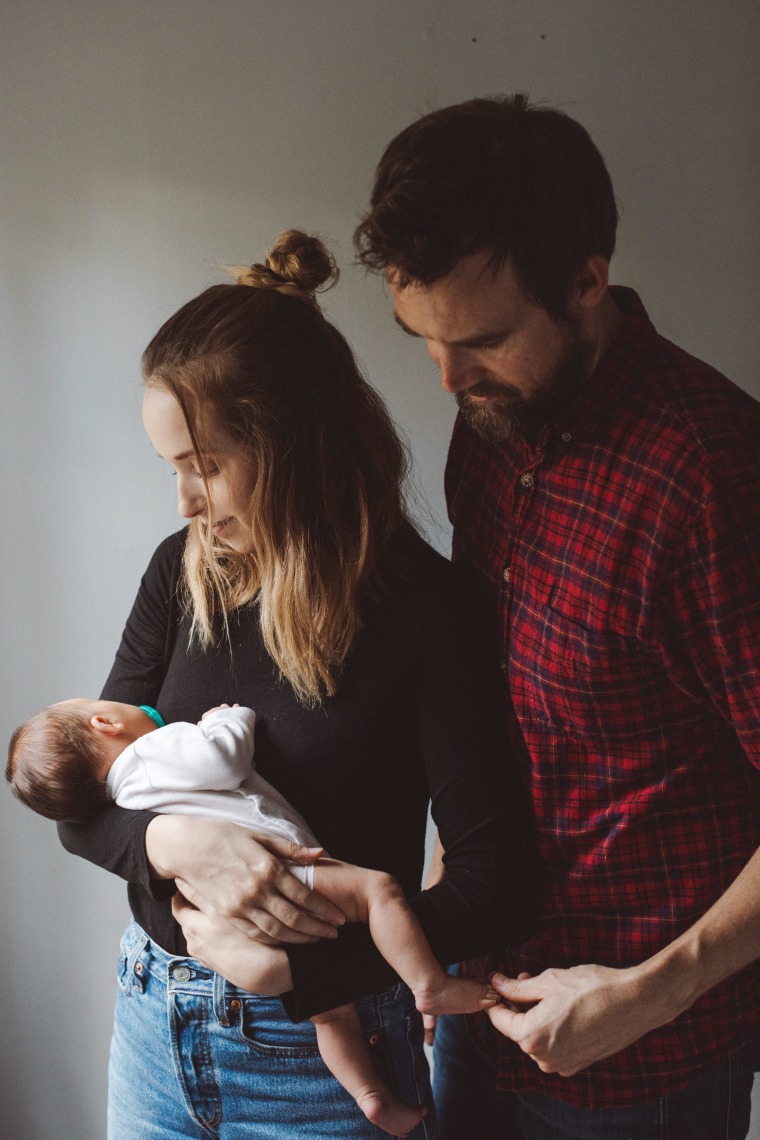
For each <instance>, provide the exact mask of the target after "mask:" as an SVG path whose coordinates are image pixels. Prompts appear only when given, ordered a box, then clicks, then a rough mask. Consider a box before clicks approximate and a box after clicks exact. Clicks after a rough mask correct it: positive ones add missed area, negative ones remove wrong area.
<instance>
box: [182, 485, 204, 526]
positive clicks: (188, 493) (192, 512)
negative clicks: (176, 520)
mask: <svg viewBox="0 0 760 1140" xmlns="http://www.w3.org/2000/svg"><path fill="white" fill-rule="evenodd" d="M177 509H178V511H179V513H180V514H181V515H182V518H183V519H193V518H195V516H196V515H202V514H203V513H204V511H205V510H206V493H205V490H204V488H203V484H202V483H201V482H199V481H198V480H193V483H189V482H188V481H187V480H185V479H182V478H180V477H179V476H178V478H177Z"/></svg>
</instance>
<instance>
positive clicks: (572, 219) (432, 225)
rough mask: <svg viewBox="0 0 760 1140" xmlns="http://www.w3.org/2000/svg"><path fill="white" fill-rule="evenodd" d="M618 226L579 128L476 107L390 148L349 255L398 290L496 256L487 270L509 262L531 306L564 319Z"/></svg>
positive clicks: (532, 113)
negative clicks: (574, 289)
mask: <svg viewBox="0 0 760 1140" xmlns="http://www.w3.org/2000/svg"><path fill="white" fill-rule="evenodd" d="M617 216H618V215H617V207H616V205H615V196H614V192H613V189H612V183H611V181H610V176H609V174H608V173H607V168H606V166H605V165H604V160H603V158H602V156H601V154H600V153H599V151H598V150H597V148H596V146H595V145H594V143H593V142H592V141H591V138H590V136H589V135H588V133H587V131H586V130H585V129H584V128H583V127H582V126H581V125H580V123H577V122H576V121H575V120H574V119H571V118H570V117H569V116H568V115H565V114H564V113H563V112H562V111H557V110H554V109H552V108H549V107H541V106H530V105H529V104H528V100H527V97H526V96H524V95H514V96H508V97H507V96H500V97H495V98H489V99H471V100H469V101H468V102H466V103H459V104H457V105H456V106H453V107H444V108H443V109H442V110H440V111H433V112H432V113H431V114H429V115H425V116H424V117H423V118H421V119H418V120H417V122H415V123H412V124H411V126H409V127H407V128H406V130H404V131H402V132H401V134H399V135H397V136H396V138H395V139H393V140H392V142H391V143H390V144H389V145H388V147H387V148H386V151H385V153H384V154H383V157H382V158H381V160H380V164H379V166H378V168H377V172H376V175H375V184H374V188H373V192H372V198H371V208H370V209H369V211H368V212H367V213H366V214H365V216H364V218H363V219H362V222H361V224H360V225H359V227H358V228H357V230H356V234H355V244H356V250H357V254H358V257H359V261H360V262H361V263H362V264H363V265H365V266H366V267H368V268H370V269H374V270H387V269H389V270H391V271H392V273H393V275H394V280H395V281H396V282H397V283H398V284H399V285H400V286H402V287H403V286H405V285H408V284H409V283H410V282H415V283H419V284H423V285H430V284H432V282H434V281H438V280H440V279H441V278H442V277H446V276H447V275H448V274H449V273H450V272H451V270H452V269H453V268H454V266H455V265H456V264H457V262H458V261H459V260H460V259H461V258H463V257H466V256H468V255H470V254H473V253H478V252H480V251H481V250H492V251H493V264H494V267H496V266H499V265H501V264H503V263H504V261H506V259H507V258H508V257H511V258H512V260H513V263H514V266H515V270H516V272H517V275H518V279H519V281H520V284H521V286H522V288H523V290H524V292H525V294H526V296H528V297H529V298H530V299H531V300H532V301H534V302H536V303H538V304H540V305H542V306H543V307H544V308H545V309H547V310H548V312H549V313H550V315H552V316H554V317H555V318H560V317H562V316H564V315H565V313H566V305H567V300H568V296H569V291H570V288H571V285H572V283H573V281H574V279H575V277H576V276H577V274H578V272H579V271H580V270H581V269H582V267H583V265H584V264H585V262H586V261H587V260H588V258H589V257H590V256H591V255H592V254H601V255H602V256H603V257H605V258H607V260H609V259H610V258H611V257H612V253H613V250H614V248H615V230H616V228H617Z"/></svg>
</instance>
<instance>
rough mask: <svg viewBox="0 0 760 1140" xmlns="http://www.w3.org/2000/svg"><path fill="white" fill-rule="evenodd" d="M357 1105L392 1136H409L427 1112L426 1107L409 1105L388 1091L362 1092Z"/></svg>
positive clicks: (357, 1099) (372, 1090)
mask: <svg viewBox="0 0 760 1140" xmlns="http://www.w3.org/2000/svg"><path fill="white" fill-rule="evenodd" d="M356 1103H357V1104H358V1105H359V1108H360V1109H361V1110H362V1112H363V1113H364V1115H365V1116H366V1117H367V1120H369V1121H371V1122H372V1124H376V1125H377V1127H378V1128H382V1129H383V1130H384V1131H385V1132H389V1133H390V1135H391V1136H407V1135H408V1134H409V1133H410V1132H411V1131H412V1129H413V1128H416V1127H417V1125H418V1124H419V1122H420V1121H421V1120H422V1118H423V1116H424V1115H425V1113H426V1112H427V1109H426V1108H425V1106H424V1105H421V1104H407V1103H406V1102H405V1101H403V1100H399V1098H398V1097H397V1096H394V1095H393V1093H392V1092H390V1091H389V1090H388V1089H368V1090H367V1091H366V1092H361V1093H359V1095H358V1096H357V1098H356Z"/></svg>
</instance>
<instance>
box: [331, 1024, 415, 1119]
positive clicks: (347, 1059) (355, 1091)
mask: <svg viewBox="0 0 760 1140" xmlns="http://www.w3.org/2000/svg"><path fill="white" fill-rule="evenodd" d="M311 1020H312V1021H313V1022H314V1025H315V1027H316V1030H317V1044H318V1045H319V1052H320V1053H321V1055H322V1060H323V1061H324V1063H325V1064H326V1065H327V1067H328V1069H329V1070H330V1072H331V1073H332V1075H333V1076H334V1077H335V1078H336V1080H338V1081H340V1083H341V1084H342V1085H343V1088H344V1089H345V1090H346V1091H347V1092H349V1093H350V1094H351V1096H352V1097H353V1098H354V1100H355V1101H356V1103H357V1104H358V1105H359V1108H360V1109H361V1110H362V1112H363V1113H364V1115H365V1116H366V1117H367V1119H368V1120H370V1121H371V1122H372V1123H373V1124H376V1125H377V1126H378V1128H383V1129H384V1130H385V1131H386V1132H389V1133H390V1134H391V1136H406V1134H407V1133H408V1132H411V1131H412V1129H413V1128H415V1127H416V1125H418V1124H419V1122H420V1120H422V1117H423V1116H424V1115H425V1113H426V1112H427V1109H426V1108H424V1107H423V1106H422V1105H413V1104H405V1103H404V1101H403V1100H399V1098H398V1097H397V1096H395V1095H394V1094H393V1093H392V1092H391V1090H390V1089H389V1088H388V1087H387V1086H386V1085H384V1084H383V1082H382V1081H381V1080H380V1078H379V1077H378V1075H377V1073H376V1072H375V1069H374V1066H373V1064H372V1060H371V1058H370V1055H369V1053H368V1051H367V1047H366V1045H365V1044H364V1038H363V1037H362V1031H361V1024H360V1022H359V1014H358V1013H357V1011H356V1006H355V1005H341V1006H338V1008H337V1009H331V1010H328V1011H327V1013H320V1014H318V1015H317V1016H315V1017H312V1019H311Z"/></svg>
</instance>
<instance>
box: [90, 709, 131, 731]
mask: <svg viewBox="0 0 760 1140" xmlns="http://www.w3.org/2000/svg"><path fill="white" fill-rule="evenodd" d="M90 728H92V729H94V730H95V732H100V733H102V734H103V736H121V734H122V733H123V731H124V725H123V724H122V723H121V721H120V720H114V719H113V718H112V717H110V716H102V715H101V714H100V713H98V715H97V716H93V717H90Z"/></svg>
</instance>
